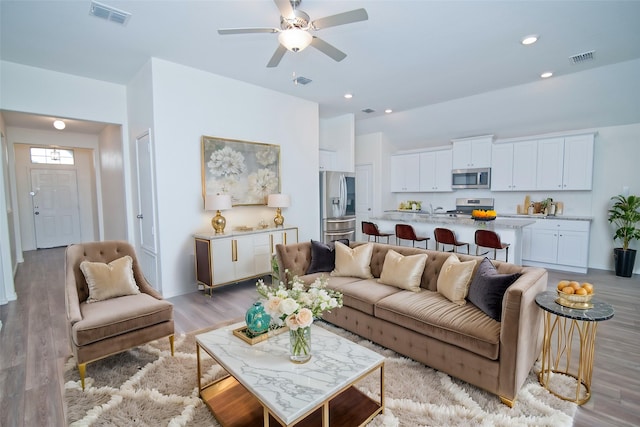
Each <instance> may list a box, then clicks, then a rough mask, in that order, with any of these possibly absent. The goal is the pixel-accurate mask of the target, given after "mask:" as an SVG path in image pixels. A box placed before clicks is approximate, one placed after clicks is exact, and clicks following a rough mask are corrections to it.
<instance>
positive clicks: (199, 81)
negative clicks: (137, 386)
mask: <svg viewBox="0 0 640 427" xmlns="http://www.w3.org/2000/svg"><path fill="white" fill-rule="evenodd" d="M152 76H153V77H152V81H153V130H154V138H153V140H154V144H155V161H156V165H155V166H156V179H157V184H156V185H157V196H158V212H159V217H158V222H159V230H158V235H159V239H160V253H161V258H162V261H161V280H162V292H163V295H164V296H165V297H171V296H174V295H179V294H183V293H187V292H192V291H194V290H195V289H196V287H195V275H194V268H193V265H194V261H193V238H192V234H193V233H194V232H197V231H203V230H205V231H210V230H211V225H210V221H211V216H212V215H211V213H210V212H205V211H204V209H203V200H202V187H201V185H202V177H201V137H202V135H209V136H217V137H222V138H231V139H239V140H245V141H253V142H263V143H268V144H278V145H280V160H281V187H282V192H283V193H287V194H290V195H291V207H289V208H287V209H285V210H284V212H283V214H284V216H285V218H286V224H288V225H295V226H298V227H299V238H300V240H308V239H310V238H314V239H318V238H319V230H318V224H319V201H318V196H317V188H318V148H319V147H318V146H319V143H318V133H319V129H318V127H319V124H318V105H317V104H315V103H312V102H309V101H305V100H302V99H299V98H294V97H292V96H289V95H284V94H281V93H277V92H273V91H271V90H267V89H263V88H260V87H257V86H253V85H249V84H246V83H242V82H239V81H236V80H232V79H229V78H225V77H221V76H217V75H214V74H210V73H206V72H203V71H199V70H196V69H193V68H189V67H185V66H182V65H178V64H174V63H170V62H167V61H164V60H160V59H156V58H154V59H153V60H152ZM273 215H274V211H273V209H269V208H266V207H264V206H241V207H234V208H233V209H231V210H230V211H227V212H225V214H224V216H225V217H226V219H227V228H233V227H234V226H238V225H253V226H255V225H257V224H258V222H259V221H260V219H266V220H270V219H271V218H273Z"/></svg>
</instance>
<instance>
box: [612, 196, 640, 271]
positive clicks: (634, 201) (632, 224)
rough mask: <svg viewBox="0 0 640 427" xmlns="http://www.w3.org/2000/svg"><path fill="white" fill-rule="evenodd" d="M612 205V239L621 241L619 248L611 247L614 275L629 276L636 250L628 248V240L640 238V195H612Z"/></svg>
mask: <svg viewBox="0 0 640 427" xmlns="http://www.w3.org/2000/svg"><path fill="white" fill-rule="evenodd" d="M611 200H613V201H614V202H613V206H611V209H609V223H610V224H614V225H615V227H616V231H615V234H614V236H613V240H620V241H621V242H622V247H621V248H614V249H613V258H614V262H615V268H616V276H621V277H631V275H632V274H633V266H634V264H635V260H636V250H635V249H629V242H631V241H632V240H633V239H637V240H640V228H638V227H637V225H638V223H639V222H640V197H638V196H633V195H631V196H627V197H625V196H622V195H618V196H614V197H612V198H611Z"/></svg>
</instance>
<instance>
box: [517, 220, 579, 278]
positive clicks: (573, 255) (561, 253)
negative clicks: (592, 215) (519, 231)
mask: <svg viewBox="0 0 640 427" xmlns="http://www.w3.org/2000/svg"><path fill="white" fill-rule="evenodd" d="M589 228H590V222H589V221H573V220H558V219H539V220H537V221H536V223H535V224H532V225H529V226H527V227H525V229H524V230H523V236H526V239H529V242H527V241H525V245H529V247H528V248H526V246H525V247H524V248H523V257H522V258H523V260H526V261H528V262H525V264H530V265H539V266H542V267H548V268H555V269H558V270H567V271H575V272H581V273H586V271H587V265H588V261H589ZM525 233H526V234H525Z"/></svg>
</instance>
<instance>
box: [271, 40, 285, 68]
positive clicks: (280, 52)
mask: <svg viewBox="0 0 640 427" xmlns="http://www.w3.org/2000/svg"><path fill="white" fill-rule="evenodd" d="M285 53H287V48H286V47H284V46H282V45H281V44H279V45H278V48H277V49H276V51H275V52H274V53H273V56H272V57H271V59H270V60H269V63H268V64H267V68H273V67H277V66H278V64H279V63H280V60H281V59H282V57H283V56H284V54H285Z"/></svg>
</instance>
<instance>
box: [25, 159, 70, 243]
mask: <svg viewBox="0 0 640 427" xmlns="http://www.w3.org/2000/svg"><path fill="white" fill-rule="evenodd" d="M31 195H32V202H33V221H34V225H35V231H36V248H38V249H43V248H54V247H58V246H67V245H69V244H71V243H78V242H80V208H79V205H78V181H77V178H76V171H75V170H52V169H31Z"/></svg>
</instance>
